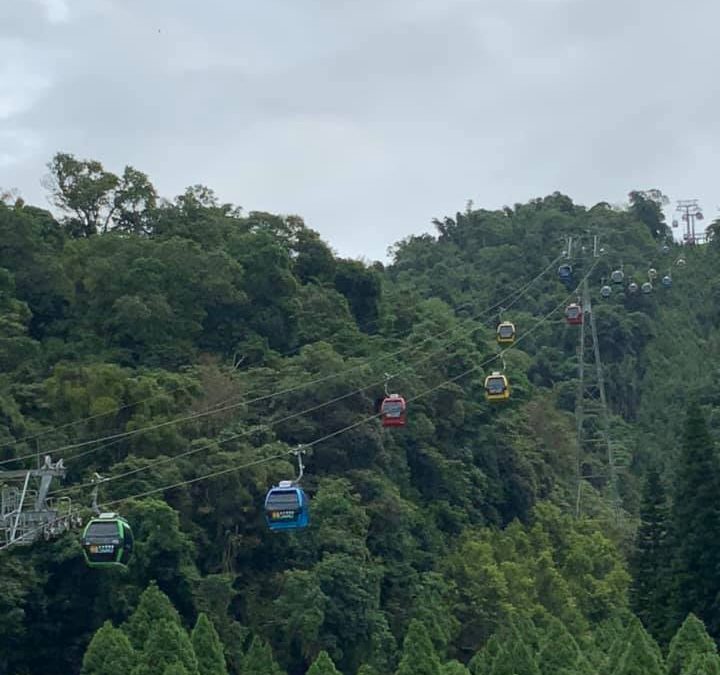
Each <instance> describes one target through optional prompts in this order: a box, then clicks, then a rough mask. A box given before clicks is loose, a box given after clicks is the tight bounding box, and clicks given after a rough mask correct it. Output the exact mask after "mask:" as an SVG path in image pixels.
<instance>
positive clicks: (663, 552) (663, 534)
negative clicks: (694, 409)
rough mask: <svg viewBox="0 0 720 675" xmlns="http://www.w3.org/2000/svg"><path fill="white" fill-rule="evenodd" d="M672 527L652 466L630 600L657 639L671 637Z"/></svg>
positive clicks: (632, 566)
mask: <svg viewBox="0 0 720 675" xmlns="http://www.w3.org/2000/svg"><path fill="white" fill-rule="evenodd" d="M669 528H670V522H669V512H668V504H667V499H666V496H665V489H664V486H663V483H662V480H661V478H660V473H659V472H658V470H657V468H656V467H654V466H653V467H651V468H650V469H649V471H648V474H647V477H646V479H645V483H644V485H643V492H642V502H641V504H640V526H639V527H638V529H637V533H636V535H635V549H634V551H633V553H632V556H631V558H630V571H631V574H632V578H633V581H632V585H631V587H630V603H631V606H632V608H633V610H634V611H635V614H636V615H637V616H638V617H639V618H640V620H641V621H642V622H643V625H644V626H645V627H646V628H647V629H648V630H649V631H650V633H651V634H652V635H654V636H656V637H657V638H658V639H660V638H663V639H664V638H665V637H669V636H666V635H665V630H666V628H667V625H668V621H667V618H668V617H667V608H668V603H669V600H670V591H671V589H670V587H669V582H670V580H671V579H672V570H671V555H672V548H671V546H670V542H669V539H668V536H669Z"/></svg>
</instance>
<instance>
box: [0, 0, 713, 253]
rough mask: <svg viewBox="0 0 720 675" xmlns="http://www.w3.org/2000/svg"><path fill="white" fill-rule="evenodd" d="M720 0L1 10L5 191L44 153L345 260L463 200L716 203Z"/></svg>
mask: <svg viewBox="0 0 720 675" xmlns="http://www.w3.org/2000/svg"><path fill="white" fill-rule="evenodd" d="M719 29H720V2H719V1H718V0H683V1H682V2H680V1H677V0H675V1H671V0H256V1H254V2H248V1H247V0H0V187H4V188H17V189H19V191H20V193H21V194H22V195H23V196H24V197H25V198H26V200H28V201H32V202H34V203H41V204H43V205H47V200H46V195H45V191H44V190H43V188H42V187H41V185H40V180H41V178H42V176H43V174H44V173H45V172H46V170H45V163H46V162H47V161H48V160H49V159H50V158H51V156H52V155H53V154H54V153H55V152H56V151H58V150H62V151H65V152H71V153H73V154H75V155H77V156H78V157H83V158H93V159H98V160H100V161H101V162H103V164H104V165H105V167H106V168H107V169H109V170H111V171H115V172H120V171H122V168H123V166H124V165H125V164H131V165H132V166H134V167H136V168H138V169H140V170H142V171H145V172H146V173H148V174H149V175H150V177H151V179H152V181H153V182H154V184H155V186H156V187H157V189H158V191H159V192H160V193H161V194H162V195H163V196H167V197H173V196H174V195H176V194H178V193H180V192H181V191H182V190H183V188H184V187H185V186H186V185H190V184H193V183H203V184H205V185H208V186H210V187H212V188H213V189H214V190H215V191H216V192H217V193H218V195H219V196H220V198H221V199H222V200H224V201H231V202H233V203H235V204H239V205H241V206H242V207H243V208H244V209H245V210H267V211H274V212H281V213H297V214H299V215H301V216H303V217H304V218H305V220H306V222H307V223H308V224H309V225H310V226H311V227H313V228H315V229H317V230H319V231H320V233H321V234H322V235H323V237H324V238H325V239H326V240H327V241H329V243H330V245H331V246H332V247H333V248H334V249H335V250H336V251H338V252H339V253H340V254H342V255H346V256H352V257H360V256H365V257H367V258H370V259H382V258H384V257H385V252H386V248H387V247H388V246H389V245H391V244H392V243H394V242H395V241H397V240H399V239H401V238H403V237H405V236H407V235H409V234H413V233H420V232H424V231H430V230H431V229H432V227H431V225H430V220H431V218H433V217H436V216H438V217H439V216H443V215H446V214H454V212H455V211H456V210H462V209H463V208H464V205H465V202H466V200H468V199H472V200H473V201H474V203H475V204H476V206H483V207H487V208H497V207H500V206H502V205H503V204H513V203H515V202H520V201H526V200H528V199H530V198H533V197H536V196H542V195H545V194H548V193H550V192H552V191H554V190H561V191H562V192H565V193H567V194H569V195H570V196H571V197H572V198H573V199H574V200H575V201H577V202H580V203H585V204H587V205H592V204H594V203H596V202H598V201H602V200H605V201H609V202H611V203H621V202H623V201H624V200H625V199H626V195H627V193H628V192H629V191H630V190H631V189H635V188H638V189H645V188H651V187H659V188H660V189H662V190H663V191H664V192H665V193H666V194H668V195H669V196H670V197H671V199H673V200H675V199H682V198H693V197H697V198H699V199H700V200H701V204H702V206H703V207H704V209H705V213H706V216H707V217H708V218H712V217H714V216H715V215H716V214H717V209H718V205H720V181H718V164H719V163H720V162H719V160H720V74H719V73H720V39H718V32H719Z"/></svg>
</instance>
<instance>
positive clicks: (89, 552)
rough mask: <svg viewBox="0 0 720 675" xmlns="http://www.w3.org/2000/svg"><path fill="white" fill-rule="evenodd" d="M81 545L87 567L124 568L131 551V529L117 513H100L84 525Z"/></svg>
mask: <svg viewBox="0 0 720 675" xmlns="http://www.w3.org/2000/svg"><path fill="white" fill-rule="evenodd" d="M81 543H82V548H83V554H84V555H85V561H86V562H87V565H88V567H125V566H126V565H127V563H128V560H129V559H130V555H131V553H132V550H133V533H132V528H131V527H130V524H129V523H128V521H127V520H125V519H124V518H122V517H121V516H119V515H118V514H117V513H101V514H100V515H99V516H97V517H96V518H92V519H91V520H90V522H89V523H88V524H87V525H86V527H85V530H84V532H83V535H82V539H81Z"/></svg>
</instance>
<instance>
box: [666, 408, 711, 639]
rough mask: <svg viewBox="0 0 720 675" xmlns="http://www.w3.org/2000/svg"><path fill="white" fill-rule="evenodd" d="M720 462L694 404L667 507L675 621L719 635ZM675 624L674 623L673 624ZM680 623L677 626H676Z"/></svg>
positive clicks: (704, 421) (689, 411)
mask: <svg viewBox="0 0 720 675" xmlns="http://www.w3.org/2000/svg"><path fill="white" fill-rule="evenodd" d="M718 494H720V462H719V461H718V457H717V454H716V450H715V446H714V443H713V440H712V437H711V436H710V432H709V431H708V428H707V422H706V420H705V416H704V414H703V412H702V410H701V409H700V406H699V405H697V404H691V405H690V406H689V409H688V412H687V418H686V421H685V430H684V438H683V444H682V450H681V453H680V457H679V459H678V461H677V464H676V471H675V491H674V495H673V506H672V511H671V513H672V528H673V549H674V573H675V574H674V580H675V588H674V598H673V605H674V609H675V617H678V618H679V617H683V616H686V615H687V614H688V613H690V612H693V613H695V614H696V615H697V616H698V618H700V619H701V620H702V621H703V622H704V623H705V625H706V626H707V627H708V630H709V632H710V634H711V635H716V634H720V608H719V607H718V604H717V602H718V593H719V592H720V577H719V576H718V574H717V571H718V569H720V539H719V538H718V537H717V536H716V533H717V532H720V501H718V498H717V497H718ZM676 620H678V619H676ZM678 622H679V620H678Z"/></svg>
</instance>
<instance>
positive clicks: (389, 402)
mask: <svg viewBox="0 0 720 675" xmlns="http://www.w3.org/2000/svg"><path fill="white" fill-rule="evenodd" d="M380 415H381V417H382V425H383V426H384V427H404V426H405V422H406V421H407V404H406V403H405V399H404V398H403V397H402V396H399V395H398V394H390V395H389V396H386V397H385V398H384V399H383V402H382V403H381V404H380Z"/></svg>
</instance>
